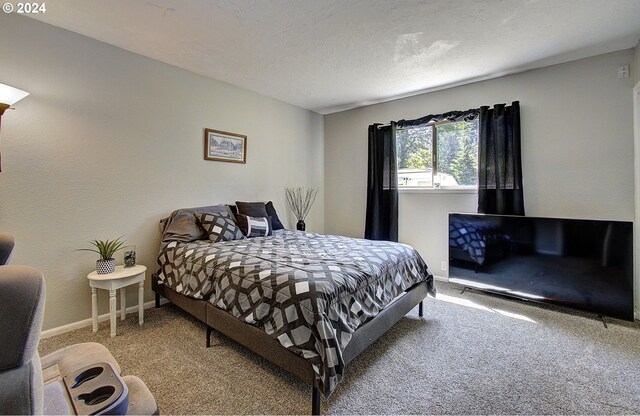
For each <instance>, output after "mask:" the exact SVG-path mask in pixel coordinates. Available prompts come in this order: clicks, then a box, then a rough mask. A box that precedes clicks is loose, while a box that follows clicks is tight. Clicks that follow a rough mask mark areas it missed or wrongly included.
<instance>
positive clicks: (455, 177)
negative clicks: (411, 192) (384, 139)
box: [396, 120, 478, 188]
mask: <svg viewBox="0 0 640 416" xmlns="http://www.w3.org/2000/svg"><path fill="white" fill-rule="evenodd" d="M396 146H397V149H396V150H397V152H396V157H397V159H398V184H399V186H400V187H408V188H440V187H447V188H456V187H458V188H468V187H477V185H478V121H477V120H473V121H469V122H467V121H458V122H445V123H437V124H431V125H428V126H424V127H416V128H409V129H399V130H397V131H396ZM434 149H435V152H434Z"/></svg>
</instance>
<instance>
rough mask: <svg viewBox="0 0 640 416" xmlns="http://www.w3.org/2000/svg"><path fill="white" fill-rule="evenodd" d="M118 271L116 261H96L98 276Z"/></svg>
mask: <svg viewBox="0 0 640 416" xmlns="http://www.w3.org/2000/svg"><path fill="white" fill-rule="evenodd" d="M115 271H116V260H115V259H109V260H96V272H97V273H98V274H109V273H113V272H115Z"/></svg>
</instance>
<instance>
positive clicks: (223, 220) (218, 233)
mask: <svg viewBox="0 0 640 416" xmlns="http://www.w3.org/2000/svg"><path fill="white" fill-rule="evenodd" d="M195 216H196V219H197V220H198V221H199V222H200V225H201V226H202V228H204V230H205V231H206V232H207V233H208V234H209V240H211V241H213V242H214V243H217V242H220V241H231V240H242V239H243V238H244V235H243V234H242V231H240V228H238V225H237V224H236V222H235V221H234V220H233V219H232V218H231V217H229V214H227V213H226V212H225V213H220V214H195Z"/></svg>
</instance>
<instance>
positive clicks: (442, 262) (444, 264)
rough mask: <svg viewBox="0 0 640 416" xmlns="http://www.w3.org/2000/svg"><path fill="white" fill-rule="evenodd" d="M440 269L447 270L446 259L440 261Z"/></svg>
mask: <svg viewBox="0 0 640 416" xmlns="http://www.w3.org/2000/svg"><path fill="white" fill-rule="evenodd" d="M440 270H442V271H443V272H446V271H447V262H446V261H441V262H440Z"/></svg>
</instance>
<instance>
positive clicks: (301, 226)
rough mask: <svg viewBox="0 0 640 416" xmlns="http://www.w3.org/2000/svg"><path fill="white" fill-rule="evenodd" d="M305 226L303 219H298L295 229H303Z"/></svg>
mask: <svg viewBox="0 0 640 416" xmlns="http://www.w3.org/2000/svg"><path fill="white" fill-rule="evenodd" d="M305 228H307V226H306V225H305V223H304V220H298V223H297V224H296V230H298V231H304V230H305Z"/></svg>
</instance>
